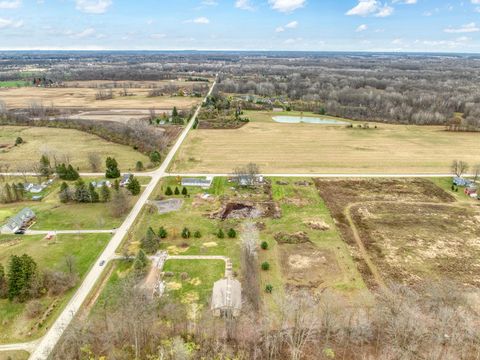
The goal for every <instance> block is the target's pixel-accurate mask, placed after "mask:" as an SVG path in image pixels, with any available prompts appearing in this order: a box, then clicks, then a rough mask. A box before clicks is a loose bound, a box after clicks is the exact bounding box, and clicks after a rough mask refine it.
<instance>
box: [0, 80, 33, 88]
mask: <svg viewBox="0 0 480 360" xmlns="http://www.w3.org/2000/svg"><path fill="white" fill-rule="evenodd" d="M29 85H31V83H30V82H28V81H23V80H17V81H0V88H19V87H25V86H29Z"/></svg>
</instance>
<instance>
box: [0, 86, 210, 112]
mask: <svg viewBox="0 0 480 360" xmlns="http://www.w3.org/2000/svg"><path fill="white" fill-rule="evenodd" d="M187 84H189V83H187ZM193 84H194V83H193ZM127 90H128V92H129V93H130V94H133V95H132V96H120V93H121V91H122V88H115V89H112V91H113V94H114V98H113V99H109V100H96V99H95V95H96V93H97V92H98V89H95V88H88V87H72V88H39V87H22V88H16V87H12V88H0V100H2V101H4V102H5V104H6V105H7V108H9V109H19V108H27V107H29V106H30V104H32V103H42V104H43V105H44V106H54V107H58V108H82V109H84V108H89V109H149V108H155V109H171V108H173V107H174V106H177V107H178V108H179V109H190V108H191V107H192V106H194V105H196V104H198V103H199V102H200V101H201V100H202V99H201V98H196V97H191V96H157V97H147V95H148V92H149V91H150V89H148V88H128V89H127Z"/></svg>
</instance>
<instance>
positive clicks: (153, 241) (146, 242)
mask: <svg viewBox="0 0 480 360" xmlns="http://www.w3.org/2000/svg"><path fill="white" fill-rule="evenodd" d="M141 246H142V249H144V250H145V251H146V252H147V253H148V254H154V253H156V252H157V250H158V238H157V234H155V231H153V229H152V228H151V227H149V228H148V230H147V233H146V234H145V237H144V238H143V239H142V241H141Z"/></svg>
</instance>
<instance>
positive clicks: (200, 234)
mask: <svg viewBox="0 0 480 360" xmlns="http://www.w3.org/2000/svg"><path fill="white" fill-rule="evenodd" d="M193 237H194V238H196V239H200V238H201V237H202V233H201V232H200V231H198V230H197V231H195V232H194V233H193Z"/></svg>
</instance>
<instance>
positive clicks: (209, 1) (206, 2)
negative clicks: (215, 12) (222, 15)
mask: <svg viewBox="0 0 480 360" xmlns="http://www.w3.org/2000/svg"><path fill="white" fill-rule="evenodd" d="M202 5H203V6H217V5H218V2H217V1H216V0H203V1H202Z"/></svg>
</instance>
